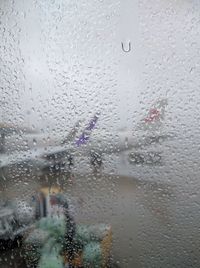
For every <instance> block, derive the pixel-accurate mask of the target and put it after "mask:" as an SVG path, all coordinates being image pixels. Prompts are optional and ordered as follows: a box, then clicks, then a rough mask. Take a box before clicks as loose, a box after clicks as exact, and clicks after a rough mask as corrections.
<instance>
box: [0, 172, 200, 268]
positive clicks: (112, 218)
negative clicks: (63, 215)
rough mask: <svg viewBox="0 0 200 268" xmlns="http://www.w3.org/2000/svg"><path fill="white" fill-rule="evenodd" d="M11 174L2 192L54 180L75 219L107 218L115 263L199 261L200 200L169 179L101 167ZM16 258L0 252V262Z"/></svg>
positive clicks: (25, 190)
mask: <svg viewBox="0 0 200 268" xmlns="http://www.w3.org/2000/svg"><path fill="white" fill-rule="evenodd" d="M15 179H16V181H15V182H14V181H9V180H7V181H5V183H4V189H3V191H2V192H1V196H2V197H4V198H16V197H17V198H19V197H20V198H22V199H23V198H24V199H30V198H31V197H32V196H33V195H34V193H35V192H36V191H37V189H38V188H39V187H40V186H44V185H45V186H50V185H59V186H61V187H62V188H63V190H64V192H66V193H67V195H68V196H69V198H70V200H71V204H70V209H71V213H72V214H73V216H74V218H75V220H76V221H77V222H81V223H100V222H104V223H109V224H111V226H112V230H113V251H112V257H113V260H114V261H115V263H117V265H118V266H119V267H127V268H133V267H136V268H143V267H145V268H146V267H148V268H150V267H163V268H166V267H170V268H171V267H178V268H179V267H181V268H188V267H195V268H196V267H199V266H200V257H199V250H198V249H199V241H200V237H199V227H200V224H199V216H198V215H199V214H198V213H199V210H198V209H199V201H198V197H197V196H196V195H194V194H193V195H192V196H191V194H190V193H189V192H180V191H179V189H176V187H175V186H171V185H170V184H165V183H156V182H152V181H145V180H142V179H141V178H138V179H137V178H133V177H126V176H115V175H113V174H112V175H108V174H102V173H101V172H99V173H98V172H97V173H90V174H87V173H85V174H82V175H80V174H74V175H70V176H69V174H57V175H54V176H49V175H44V176H42V177H40V178H38V177H34V178H31V177H29V176H27V177H26V178H23V179H22V178H20V179H19V178H18V177H17V178H15ZM16 256H17V257H16ZM16 258H19V254H15V251H14V252H13V253H12V252H11V251H9V252H7V253H5V252H4V253H1V256H0V267H2V268H8V267H17V268H24V267H25V266H23V265H24V264H20V262H19V261H18V262H17V264H16V263H15V262H13V260H15V259H16ZM9 263H11V266H9ZM13 263H15V265H21V266H13Z"/></svg>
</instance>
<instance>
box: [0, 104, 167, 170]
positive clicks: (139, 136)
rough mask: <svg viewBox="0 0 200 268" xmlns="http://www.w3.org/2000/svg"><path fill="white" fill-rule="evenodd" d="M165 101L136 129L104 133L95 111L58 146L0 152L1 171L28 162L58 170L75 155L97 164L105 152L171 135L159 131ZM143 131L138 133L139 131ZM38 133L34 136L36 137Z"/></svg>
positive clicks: (159, 140) (72, 160) (67, 163)
mask: <svg viewBox="0 0 200 268" xmlns="http://www.w3.org/2000/svg"><path fill="white" fill-rule="evenodd" d="M166 105H167V101H166V100H159V101H158V102H156V104H155V105H154V106H153V108H151V109H150V110H149V113H148V115H147V116H146V117H145V118H144V119H143V120H142V121H141V122H139V123H138V125H137V127H136V130H137V131H138V132H137V131H136V130H135V132H134V133H133V132H132V131H119V132H116V133H114V132H112V133H108V132H104V131H102V130H99V129H97V130H96V131H94V129H95V128H96V124H97V121H98V119H99V114H98V113H96V114H95V115H94V116H93V118H92V119H91V121H90V122H89V124H88V125H87V126H86V127H85V129H84V130H83V131H82V133H81V135H79V136H78V137H77V135H78V132H79V128H80V125H81V124H80V122H81V121H78V122H77V123H76V124H75V125H74V127H73V128H72V130H71V131H70V132H69V134H68V135H67V136H66V138H65V139H64V140H62V141H61V142H60V144H59V145H53V146H43V147H39V146H38V147H35V148H31V149H29V150H26V151H15V152H12V153H10V154H6V153H3V154H1V155H0V170H1V171H2V170H5V169H6V168H8V167H9V166H12V165H17V164H25V163H26V164H27V163H30V164H31V166H35V167H37V168H38V169H44V168H46V167H52V168H53V169H60V168H62V167H64V166H65V165H68V167H69V168H70V167H71V166H72V165H73V163H74V158H75V157H77V156H83V155H84V156H89V157H90V162H91V164H92V165H93V166H95V167H100V166H101V164H102V157H103V155H104V154H113V153H120V152H122V151H127V150H131V149H134V150H135V149H136V148H141V147H144V146H149V145H151V144H154V143H160V142H162V141H164V140H166V139H167V138H169V137H171V136H170V135H169V134H164V133H163V132H161V131H160V128H161V126H162V125H163V121H164V112H165V107H166ZM141 130H142V132H141V133H140V131H141ZM36 137H37V138H39V137H40V136H35V138H34V139H35V140H37V138H36Z"/></svg>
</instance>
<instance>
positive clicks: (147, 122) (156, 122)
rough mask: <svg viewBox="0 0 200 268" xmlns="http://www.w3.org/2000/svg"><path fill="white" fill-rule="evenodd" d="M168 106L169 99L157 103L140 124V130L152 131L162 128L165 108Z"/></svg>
mask: <svg viewBox="0 0 200 268" xmlns="http://www.w3.org/2000/svg"><path fill="white" fill-rule="evenodd" d="M167 104H168V102H167V99H160V100H158V101H156V102H155V103H154V105H153V106H152V107H151V108H150V109H149V112H148V114H147V116H146V117H145V118H143V119H142V121H141V122H140V124H139V125H140V128H142V129H152V130H156V129H158V128H160V127H161V126H162V123H163V121H164V118H165V108H166V106H167Z"/></svg>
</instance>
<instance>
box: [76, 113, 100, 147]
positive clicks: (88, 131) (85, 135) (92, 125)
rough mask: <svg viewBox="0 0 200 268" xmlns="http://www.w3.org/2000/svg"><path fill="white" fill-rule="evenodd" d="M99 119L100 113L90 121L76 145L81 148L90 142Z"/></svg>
mask: <svg viewBox="0 0 200 268" xmlns="http://www.w3.org/2000/svg"><path fill="white" fill-rule="evenodd" d="M98 119H99V113H96V114H95V115H94V116H93V118H92V119H91V120H90V122H89V124H88V126H87V127H86V128H85V129H84V131H83V132H82V134H81V135H80V136H79V138H78V139H77V140H76V145H77V146H81V145H83V144H86V143H87V142H88V141H89V138H90V135H91V133H92V131H93V130H94V128H95V127H96V124H97V121H98Z"/></svg>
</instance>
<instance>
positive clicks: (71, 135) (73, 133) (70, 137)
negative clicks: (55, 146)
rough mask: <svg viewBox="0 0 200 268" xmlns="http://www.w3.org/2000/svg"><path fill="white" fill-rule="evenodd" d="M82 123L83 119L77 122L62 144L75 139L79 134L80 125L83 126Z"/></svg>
mask: <svg viewBox="0 0 200 268" xmlns="http://www.w3.org/2000/svg"><path fill="white" fill-rule="evenodd" d="M81 123H82V120H78V121H77V122H76V123H75V125H74V127H73V128H72V130H71V131H70V132H69V134H68V135H67V137H66V138H65V139H64V140H63V141H62V142H61V144H62V145H63V144H66V143H68V142H72V141H73V140H74V139H75V137H76V135H77V133H78V131H79V129H80V127H81Z"/></svg>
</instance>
